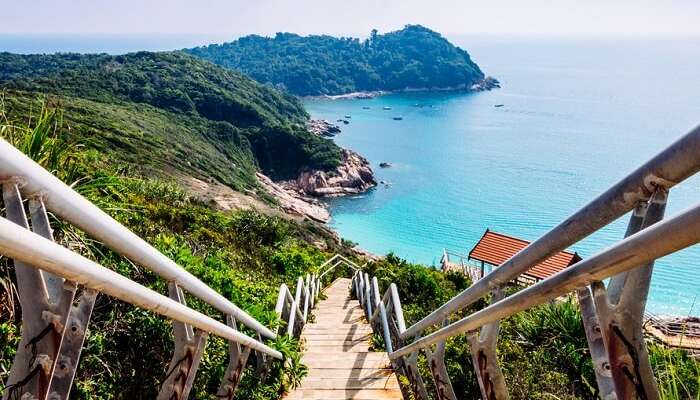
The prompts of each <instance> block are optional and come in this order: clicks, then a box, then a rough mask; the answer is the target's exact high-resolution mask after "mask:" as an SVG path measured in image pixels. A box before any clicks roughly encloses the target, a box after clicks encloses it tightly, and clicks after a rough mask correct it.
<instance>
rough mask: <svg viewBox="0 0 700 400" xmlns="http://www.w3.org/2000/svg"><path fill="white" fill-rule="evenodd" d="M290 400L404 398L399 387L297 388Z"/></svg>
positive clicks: (290, 395) (380, 399)
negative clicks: (386, 388) (358, 388)
mask: <svg viewBox="0 0 700 400" xmlns="http://www.w3.org/2000/svg"><path fill="white" fill-rule="evenodd" d="M286 398H287V399H289V400H349V399H352V400H387V399H403V396H402V395H401V391H400V390H398V389H389V390H380V389H360V390H357V389H339V390H332V389H297V390H295V391H294V392H293V393H290V394H289V395H288V397H286Z"/></svg>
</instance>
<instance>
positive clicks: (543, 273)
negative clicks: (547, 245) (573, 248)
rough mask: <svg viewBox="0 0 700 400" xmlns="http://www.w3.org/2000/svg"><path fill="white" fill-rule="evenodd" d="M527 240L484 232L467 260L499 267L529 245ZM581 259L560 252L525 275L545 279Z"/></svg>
mask: <svg viewBox="0 0 700 400" xmlns="http://www.w3.org/2000/svg"><path fill="white" fill-rule="evenodd" d="M529 244H530V242H528V241H527V240H523V239H519V238H516V237H512V236H508V235H504V234H502V233H498V232H493V231H490V230H488V229H487V230H486V232H485V233H484V236H482V237H481V239H479V243H477V244H476V246H474V248H473V249H472V250H471V251H470V252H469V258H471V259H474V260H478V261H483V262H485V263H488V264H491V265H496V266H499V265H501V264H503V263H504V262H505V261H506V260H508V259H509V258H511V257H512V256H513V255H515V254H516V253H517V252H519V251H520V250H522V249H524V248H525V247H527V245H529ZM580 259H581V257H579V255H578V254H576V253H572V252H569V251H561V252H559V253H557V254H555V255H553V256H551V257H549V258H548V259H546V260H544V261H542V262H541V263H539V264H537V265H535V266H534V267H532V268H530V270H529V271H527V272H526V273H525V275H529V276H531V277H533V278H536V279H545V278H547V277H549V276H551V275H554V274H556V273H557V272H559V271H561V270H563V269H564V268H566V267H568V266H569V265H571V264H574V263H576V262H578V261H579V260H580Z"/></svg>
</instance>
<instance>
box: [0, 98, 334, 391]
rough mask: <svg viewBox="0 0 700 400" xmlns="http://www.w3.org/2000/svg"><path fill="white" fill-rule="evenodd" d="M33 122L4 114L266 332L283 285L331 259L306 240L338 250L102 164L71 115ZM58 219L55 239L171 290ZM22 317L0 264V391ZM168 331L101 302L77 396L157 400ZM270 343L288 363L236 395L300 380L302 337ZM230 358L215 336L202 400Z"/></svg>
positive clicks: (48, 113) (44, 155)
mask: <svg viewBox="0 0 700 400" xmlns="http://www.w3.org/2000/svg"><path fill="white" fill-rule="evenodd" d="M29 120H30V121H31V122H29V123H28V122H26V120H16V119H9V117H7V116H6V115H1V114H0V135H1V136H2V137H3V138H4V139H6V140H8V141H10V142H11V143H12V144H14V145H15V146H16V147H18V148H19V149H20V150H22V151H24V152H25V153H26V154H29V155H30V156H31V157H32V158H33V159H34V160H35V161H37V162H39V163H40V164H41V165H43V166H44V167H45V168H46V169H48V170H50V171H54V173H56V174H57V176H58V177H59V178H60V179H62V180H63V181H64V182H66V183H70V184H72V185H73V187H74V188H75V189H76V190H77V191H78V192H79V193H81V194H82V195H83V196H85V197H87V198H88V199H89V200H91V201H93V202H94V203H96V204H98V205H99V206H100V207H101V208H102V209H104V210H105V211H106V212H108V213H109V214H110V215H112V216H113V217H114V218H115V219H116V220H117V221H119V222H120V223H122V224H124V225H126V226H127V227H128V228H130V229H131V230H132V231H134V232H135V233H136V234H137V235H139V236H141V237H142V238H144V239H145V240H146V241H148V242H149V243H151V244H153V245H154V246H155V247H156V248H158V249H159V250H160V251H161V252H163V253H164V254H166V255H167V256H168V257H170V258H172V259H173V260H175V261H176V262H177V263H178V264H179V265H181V266H183V267H184V268H185V269H187V270H188V271H190V272H191V273H193V274H194V275H196V276H198V277H199V278H200V279H202V280H203V281H204V282H205V283H206V284H208V285H210V286H212V287H214V288H215V289H216V290H217V291H218V292H219V293H221V294H222V295H224V296H225V297H226V298H228V299H230V300H231V301H233V302H234V303H236V304H237V305H239V306H240V307H241V308H243V309H244V310H245V311H247V312H248V313H250V314H251V315H253V316H254V317H255V318H257V319H258V320H260V321H261V322H263V323H264V324H266V325H267V326H270V327H276V326H279V321H278V320H277V317H276V315H275V314H274V311H273V310H274V306H275V301H276V297H277V290H278V288H279V285H280V284H281V283H286V284H287V285H289V286H292V284H293V283H294V282H295V280H296V278H297V277H298V276H299V275H301V274H305V273H307V272H311V271H314V269H315V268H317V266H318V265H320V264H321V263H322V262H323V261H324V260H325V259H326V258H327V257H328V255H329V253H323V252H321V251H319V250H318V249H317V248H316V247H313V246H311V245H310V244H309V242H311V241H314V242H316V241H321V242H325V244H326V246H328V248H329V251H333V252H335V251H339V250H342V249H341V248H339V244H337V243H336V240H335V239H334V238H333V237H332V236H331V235H330V234H328V233H327V232H325V231H324V230H321V229H318V228H317V227H316V226H315V225H311V224H306V223H293V222H290V221H287V220H284V219H280V218H277V217H270V216H265V215H262V214H258V213H256V212H253V211H245V212H244V211H241V212H236V213H232V214H231V213H228V214H225V213H221V212H216V211H213V210H212V209H211V208H209V207H208V206H206V205H204V204H200V203H198V202H197V201H196V200H193V199H192V198H190V197H189V196H188V194H187V193H186V192H185V191H183V190H182V189H180V188H179V187H178V186H177V185H175V184H173V183H171V182H166V181H161V180H154V179H147V178H143V177H139V176H138V175H133V174H132V173H133V171H131V170H130V169H128V168H127V169H125V168H123V167H122V166H116V165H114V164H111V163H108V162H106V161H108V160H107V159H106V156H105V155H104V154H100V152H99V151H97V150H94V149H91V148H89V147H84V146H80V145H75V144H71V141H70V140H71V139H72V137H73V134H72V133H71V132H69V130H68V127H70V125H67V122H66V121H68V120H69V118H68V116H67V112H66V113H65V114H64V113H62V112H60V111H57V110H56V109H54V108H48V107H43V108H42V107H39V108H38V109H36V111H35V113H34V114H33V118H31V119H29ZM0 204H1V202H0ZM52 219H53V221H52V226H53V227H54V229H55V232H54V234H55V237H56V240H57V241H58V242H59V243H61V244H62V245H65V246H68V247H70V248H72V249H74V250H75V251H78V252H80V253H81V254H83V255H84V256H86V257H88V258H91V259H93V260H95V261H97V262H98V263H100V264H102V265H104V266H106V267H108V268H110V269H113V270H115V271H117V272H119V273H120V274H122V275H125V276H128V277H129V278H131V279H133V280H135V281H136V282H139V283H141V284H143V285H145V286H148V287H150V288H152V289H154V290H156V291H158V292H160V293H166V292H167V290H166V283H165V282H164V281H163V280H162V279H160V278H159V277H157V276H156V275H155V274H153V273H152V272H150V271H148V270H146V269H144V268H141V267H139V266H136V265H134V264H132V263H131V262H129V261H128V260H126V259H124V258H123V257H120V256H118V255H117V254H115V253H114V252H112V251H110V250H109V249H107V248H106V247H105V246H103V245H102V244H101V243H99V242H96V241H94V240H92V239H90V238H89V237H88V236H86V235H85V234H84V233H83V232H81V231H80V230H78V229H77V228H75V227H73V226H71V225H69V224H66V223H65V222H62V221H60V220H57V219H54V218H53V217H52ZM188 305H190V306H192V307H194V308H196V309H198V310H201V311H203V312H206V313H207V314H209V315H213V316H215V317H217V318H219V319H221V316H220V315H219V314H218V312H216V310H213V309H212V308H211V307H209V306H208V305H206V304H204V303H202V302H201V301H197V299H194V298H191V297H190V298H189V299H188ZM20 321H21V309H20V307H19V303H18V300H17V293H16V290H15V282H14V273H13V267H12V263H11V262H10V261H9V260H7V259H5V258H0V391H1V390H2V389H3V382H4V380H5V379H6V378H7V373H8V371H9V368H10V366H11V364H12V358H13V356H14V353H15V350H16V347H17V344H18V343H19V338H20V333H19V323H20ZM171 331H172V329H171V324H170V322H169V321H168V320H165V319H163V318H161V317H159V316H157V315H155V314H153V313H151V312H147V311H144V310H142V309H139V308H137V307H133V306H131V305H129V304H125V303H122V302H118V301H115V300H114V299H111V298H108V297H106V296H104V295H100V296H99V297H98V301H97V304H96V306H95V311H94V313H93V317H92V320H91V323H90V331H89V335H88V337H87V340H86V343H85V347H84V351H83V355H82V358H81V363H80V365H79V368H78V374H77V377H76V381H75V385H74V387H73V393H72V396H71V398H74V399H95V398H100V399H131V398H154V397H155V394H156V393H157V391H158V390H159V385H160V383H161V381H162V380H163V378H164V377H165V374H166V371H167V367H168V363H169V361H170V357H171V354H172V334H171ZM248 333H250V332H248ZM271 345H272V346H273V347H275V348H277V349H278V350H280V351H282V352H283V354H285V356H286V360H287V361H286V363H285V364H284V365H283V364H282V363H280V362H276V363H275V364H274V365H273V368H272V371H271V372H270V374H269V375H268V377H267V378H265V379H264V380H262V381H261V380H260V379H259V377H258V376H256V374H255V373H254V372H253V371H252V370H247V372H246V375H245V377H244V380H243V382H242V386H241V388H240V391H239V394H238V397H237V398H242V399H258V400H269V399H273V398H277V397H279V393H281V392H282V391H284V390H285V388H287V387H289V386H290V385H292V384H295V383H298V382H299V380H300V379H301V377H302V376H303V375H304V373H305V368H304V367H303V366H302V365H301V363H300V356H299V355H300V348H299V343H298V342H297V341H296V340H292V339H288V338H279V339H278V340H276V341H275V342H273V343H271ZM227 359H228V348H227V343H226V341H224V340H222V339H221V338H217V337H211V338H210V340H209V342H208V344H207V349H206V354H205V356H204V358H203V361H202V365H201V367H200V370H199V373H198V375H197V380H196V382H195V386H194V389H193V396H194V397H196V398H198V399H203V398H212V399H213V398H215V397H214V396H213V393H215V392H216V389H217V388H218V385H219V384H220V381H221V377H222V375H223V372H224V369H225V368H226V363H227ZM253 361H254V360H251V362H253Z"/></svg>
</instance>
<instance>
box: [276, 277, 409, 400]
mask: <svg viewBox="0 0 700 400" xmlns="http://www.w3.org/2000/svg"><path fill="white" fill-rule="evenodd" d="M324 294H325V295H326V296H327V298H326V300H323V301H321V302H320V303H319V304H318V307H317V308H316V309H315V311H314V315H315V316H316V322H314V323H310V324H307V325H306V326H305V327H304V331H303V332H302V335H301V338H302V340H303V341H305V343H306V353H305V354H304V357H303V359H302V360H303V363H304V364H305V365H306V366H307V367H308V368H309V373H308V375H307V376H306V378H304V381H303V382H302V384H301V386H300V387H298V388H297V389H295V390H293V391H292V392H290V393H289V394H288V395H287V396H286V397H285V399H287V400H300V399H304V400H340V399H356V400H385V399H387V400H388V399H397V400H398V399H403V396H402V395H401V390H400V389H399V383H398V381H397V379H396V376H395V375H394V371H393V370H392V369H391V364H390V363H389V357H388V356H387V354H386V353H384V352H374V351H370V350H369V340H370V338H371V337H372V328H371V327H370V326H369V325H368V324H367V321H366V320H365V318H364V313H363V312H362V308H361V306H360V303H359V302H358V301H357V300H352V299H350V296H349V295H350V279H338V280H336V281H335V282H333V284H331V285H330V286H329V287H328V288H327V289H326V290H325V291H324Z"/></svg>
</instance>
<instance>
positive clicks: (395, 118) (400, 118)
mask: <svg viewBox="0 0 700 400" xmlns="http://www.w3.org/2000/svg"><path fill="white" fill-rule="evenodd" d="M402 119H403V117H402V116H398V117H394V120H395V121H401V120H402Z"/></svg>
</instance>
